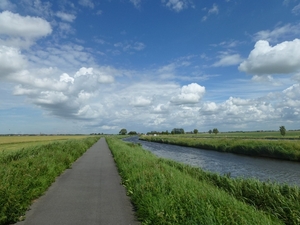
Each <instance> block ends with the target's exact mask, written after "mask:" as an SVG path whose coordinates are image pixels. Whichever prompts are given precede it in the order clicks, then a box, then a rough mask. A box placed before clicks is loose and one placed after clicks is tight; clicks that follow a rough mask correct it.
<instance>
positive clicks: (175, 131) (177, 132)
mask: <svg viewBox="0 0 300 225" xmlns="http://www.w3.org/2000/svg"><path fill="white" fill-rule="evenodd" d="M171 133H172V134H184V129H182V128H174V129H173V130H172V132H171Z"/></svg>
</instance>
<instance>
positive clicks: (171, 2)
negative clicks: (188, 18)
mask: <svg viewBox="0 0 300 225" xmlns="http://www.w3.org/2000/svg"><path fill="white" fill-rule="evenodd" d="M162 3H163V4H165V5H166V6H167V7H168V8H169V9H171V10H174V11H175V12H180V11H182V10H183V9H185V8H188V7H189V6H190V5H191V6H192V7H193V4H192V2H191V1H189V0H162Z"/></svg>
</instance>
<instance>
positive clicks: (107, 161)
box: [16, 138, 139, 225]
mask: <svg viewBox="0 0 300 225" xmlns="http://www.w3.org/2000/svg"><path fill="white" fill-rule="evenodd" d="M16 224H17V225H54V224H55V225H77V224H78V225H85V224H88V225H93V224H105V225H110V224H112V225H123V224H124V225H129V224H132V225H133V224H134V225H135V224H139V222H138V221H137V220H136V219H135V217H134V211H133V207H132V204H131V202H130V199H129V198H128V196H126V190H125V188H124V187H123V186H122V185H121V178H120V176H119V174H118V171H117V168H116V165H115V162H114V160H113V157H112V154H111V151H110V150H109V148H108V146H107V143H106V141H105V139H104V138H101V139H100V140H99V141H98V142H97V143H96V144H94V145H93V146H92V147H91V148H90V149H89V150H87V152H86V153H84V154H83V156H81V157H80V158H79V159H78V160H77V161H76V162H75V163H74V164H73V165H72V168H71V169H68V170H66V171H65V172H64V173H63V174H62V175H61V176H59V177H58V178H57V180H56V181H55V182H54V183H53V184H52V186H51V187H50V188H49V190H48V191H47V192H46V193H45V195H43V196H42V197H41V198H39V199H38V200H37V201H36V202H35V203H34V204H33V205H32V206H31V208H30V210H29V211H28V212H27V214H26V219H25V220H24V221H22V222H18V223H16Z"/></svg>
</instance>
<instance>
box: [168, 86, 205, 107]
mask: <svg viewBox="0 0 300 225" xmlns="http://www.w3.org/2000/svg"><path fill="white" fill-rule="evenodd" d="M204 93H205V87H203V86H200V85H199V84H196V83H191V84H189V85H184V86H183V87H182V88H181V90H180V94H178V95H177V96H175V97H172V98H171V103H173V104H178V105H181V104H196V103H198V102H199V101H200V99H201V98H202V96H203V95H204Z"/></svg>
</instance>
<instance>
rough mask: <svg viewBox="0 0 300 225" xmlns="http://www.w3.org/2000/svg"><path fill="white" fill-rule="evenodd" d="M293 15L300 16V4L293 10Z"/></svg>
mask: <svg viewBox="0 0 300 225" xmlns="http://www.w3.org/2000/svg"><path fill="white" fill-rule="evenodd" d="M292 13H293V14H295V15H299V14H300V4H298V5H296V6H295V7H294V8H293V9H292Z"/></svg>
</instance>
